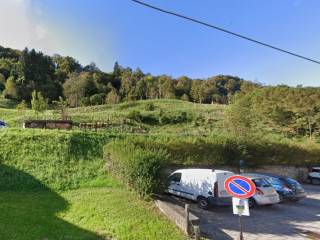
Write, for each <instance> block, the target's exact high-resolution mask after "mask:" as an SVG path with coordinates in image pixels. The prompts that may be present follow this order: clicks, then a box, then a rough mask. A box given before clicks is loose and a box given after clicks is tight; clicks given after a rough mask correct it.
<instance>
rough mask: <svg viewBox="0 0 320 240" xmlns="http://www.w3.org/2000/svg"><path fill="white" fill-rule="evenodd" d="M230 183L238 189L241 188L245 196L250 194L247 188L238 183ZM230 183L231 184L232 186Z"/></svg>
mask: <svg viewBox="0 0 320 240" xmlns="http://www.w3.org/2000/svg"><path fill="white" fill-rule="evenodd" d="M230 183H233V184H234V185H235V186H236V187H237V188H239V189H240V190H241V191H243V192H244V194H246V193H248V192H249V191H248V190H247V189H245V188H243V187H242V186H241V185H239V184H238V183H236V182H235V181H234V180H232V181H231V182H230ZM230 183H229V184H230Z"/></svg>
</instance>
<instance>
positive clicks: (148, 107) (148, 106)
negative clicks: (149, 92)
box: [144, 102, 156, 111]
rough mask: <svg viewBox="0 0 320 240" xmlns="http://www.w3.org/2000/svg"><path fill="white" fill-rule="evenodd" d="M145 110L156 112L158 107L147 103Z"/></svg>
mask: <svg viewBox="0 0 320 240" xmlns="http://www.w3.org/2000/svg"><path fill="white" fill-rule="evenodd" d="M144 108H145V110H146V111H154V110H155V108H156V107H155V106H154V104H153V103H152V102H147V103H146V105H145V107H144Z"/></svg>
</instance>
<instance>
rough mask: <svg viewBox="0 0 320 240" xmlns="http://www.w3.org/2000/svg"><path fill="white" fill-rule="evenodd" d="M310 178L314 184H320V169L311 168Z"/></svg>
mask: <svg viewBox="0 0 320 240" xmlns="http://www.w3.org/2000/svg"><path fill="white" fill-rule="evenodd" d="M308 178H309V179H310V182H311V183H312V184H320V167H313V168H311V171H310V172H309V175H308Z"/></svg>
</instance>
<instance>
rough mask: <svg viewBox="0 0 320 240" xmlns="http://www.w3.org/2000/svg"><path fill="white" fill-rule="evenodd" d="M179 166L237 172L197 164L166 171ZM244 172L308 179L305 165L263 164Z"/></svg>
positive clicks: (224, 167) (233, 169) (302, 180)
mask: <svg viewBox="0 0 320 240" xmlns="http://www.w3.org/2000/svg"><path fill="white" fill-rule="evenodd" d="M181 168H210V169H219V170H228V171H232V172H234V173H238V172H239V170H238V169H237V168H234V167H230V166H216V167H215V166H197V167H190V166H188V167H185V166H180V167H179V166H175V167H171V168H169V169H168V173H171V172H173V171H174V170H176V169H181ZM244 172H247V173H273V174H277V175H282V176H287V177H290V178H293V179H296V180H298V181H300V182H307V180H308V172H309V171H308V168H307V167H295V166H284V165H274V166H263V167H258V168H244Z"/></svg>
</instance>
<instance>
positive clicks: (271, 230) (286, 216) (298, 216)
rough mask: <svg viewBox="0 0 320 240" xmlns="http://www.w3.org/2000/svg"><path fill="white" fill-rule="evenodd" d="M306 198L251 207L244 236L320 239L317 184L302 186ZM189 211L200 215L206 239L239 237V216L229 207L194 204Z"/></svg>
mask: <svg viewBox="0 0 320 240" xmlns="http://www.w3.org/2000/svg"><path fill="white" fill-rule="evenodd" d="M304 188H305V190H306V192H307V198H306V199H303V200H301V201H300V202H296V203H282V204H276V205H273V206H260V207H255V208H253V209H250V214H251V216H250V217H243V218H242V219H243V225H244V238H245V239H250V240H251V239H252V240H256V239H259V240H261V239H268V240H269V239H320V186H314V185H304ZM191 209H192V211H193V212H194V213H195V214H196V215H197V216H198V217H200V219H201V220H200V229H201V232H202V234H203V236H204V237H206V238H208V239H215V240H216V239H218V240H220V239H221V240H223V239H238V238H239V222H238V216H236V215H233V214H232V208H231V207H214V208H212V209H211V210H209V211H205V210H201V209H199V208H198V207H197V206H196V205H195V204H193V205H192V208H191Z"/></svg>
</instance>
